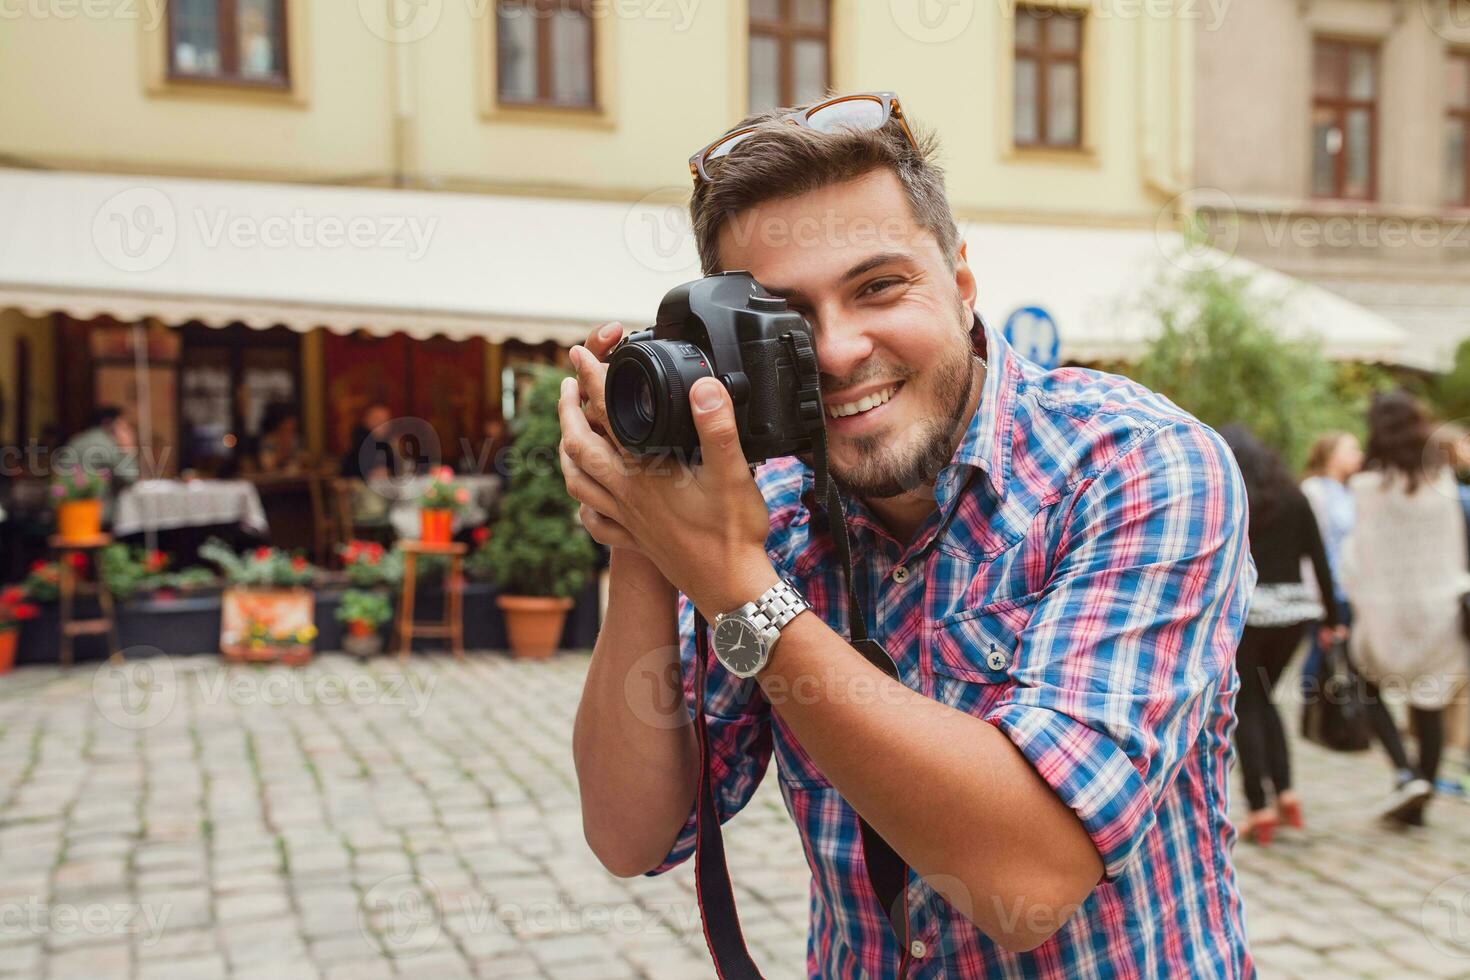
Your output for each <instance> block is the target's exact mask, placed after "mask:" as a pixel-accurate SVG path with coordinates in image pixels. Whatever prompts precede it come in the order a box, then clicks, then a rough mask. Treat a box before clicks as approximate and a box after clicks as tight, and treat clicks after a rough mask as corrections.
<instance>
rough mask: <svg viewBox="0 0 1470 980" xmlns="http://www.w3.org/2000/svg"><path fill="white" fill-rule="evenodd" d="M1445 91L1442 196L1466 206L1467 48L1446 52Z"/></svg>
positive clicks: (1469, 158) (1469, 168)
mask: <svg viewBox="0 0 1470 980" xmlns="http://www.w3.org/2000/svg"><path fill="white" fill-rule="evenodd" d="M1445 92H1446V97H1445V104H1446V106H1447V107H1448V115H1447V116H1446V117H1445V129H1444V144H1445V170H1444V173H1445V183H1444V199H1445V203H1447V204H1461V205H1464V206H1466V207H1470V148H1467V145H1470V51H1452V52H1451V53H1450V57H1449V78H1448V81H1447V84H1446V85H1445Z"/></svg>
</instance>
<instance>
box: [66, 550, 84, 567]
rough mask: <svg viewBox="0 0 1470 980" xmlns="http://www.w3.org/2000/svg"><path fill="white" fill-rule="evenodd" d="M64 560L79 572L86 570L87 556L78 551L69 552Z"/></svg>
mask: <svg viewBox="0 0 1470 980" xmlns="http://www.w3.org/2000/svg"><path fill="white" fill-rule="evenodd" d="M66 560H67V561H68V562H70V563H71V567H72V568H74V569H76V570H77V571H79V572H85V571H86V570H87V556H86V555H84V554H82V553H81V552H80V551H73V552H71V553H70V554H68V555H67V556H66Z"/></svg>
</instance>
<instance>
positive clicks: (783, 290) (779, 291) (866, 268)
mask: <svg viewBox="0 0 1470 980" xmlns="http://www.w3.org/2000/svg"><path fill="white" fill-rule="evenodd" d="M912 259H913V256H912V255H910V254H909V253H908V252H879V253H878V254H876V255H870V256H868V257H867V258H865V259H863V260H862V261H861V262H859V263H858V264H857V265H855V266H853V267H852V268H851V269H848V270H847V271H846V272H844V273H843V274H842V278H840V279H838V280H837V285H839V286H841V285H845V284H846V283H849V282H851V281H852V280H854V279H856V278H857V277H859V276H861V275H863V274H865V273H868V272H872V271H873V270H874V269H876V268H878V267H879V266H884V265H887V264H888V263H890V262H908V261H910V260H912ZM762 285H764V284H762ZM766 291H767V292H769V293H770V294H772V295H773V296H782V297H785V298H787V299H790V298H792V297H797V296H801V295H802V292H801V290H800V289H796V288H794V287H784V286H766Z"/></svg>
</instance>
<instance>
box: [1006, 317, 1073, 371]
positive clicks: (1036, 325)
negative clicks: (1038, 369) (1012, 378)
mask: <svg viewBox="0 0 1470 980" xmlns="http://www.w3.org/2000/svg"><path fill="white" fill-rule="evenodd" d="M1004 333H1005V338H1006V343H1008V344H1010V345H1011V346H1012V347H1014V348H1015V349H1016V350H1017V351H1018V352H1019V353H1020V355H1021V356H1022V357H1024V358H1026V359H1027V360H1029V361H1035V362H1036V363H1037V364H1040V365H1041V366H1042V367H1044V368H1046V369H1047V370H1048V371H1050V370H1051V369H1052V368H1054V367H1056V366H1057V361H1059V360H1060V359H1061V352H1062V338H1061V334H1059V333H1058V332H1057V321H1055V320H1053V319H1052V316H1051V314H1050V313H1048V312H1046V310H1044V309H1042V308H1041V307H1039V306H1023V307H1021V308H1020V309H1018V310H1016V311H1015V312H1014V313H1012V314H1011V315H1010V316H1008V317H1006V325H1005V331H1004Z"/></svg>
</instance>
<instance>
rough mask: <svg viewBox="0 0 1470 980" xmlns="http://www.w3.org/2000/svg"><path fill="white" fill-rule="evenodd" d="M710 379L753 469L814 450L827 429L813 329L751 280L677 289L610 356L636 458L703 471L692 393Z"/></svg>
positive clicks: (612, 413)
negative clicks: (664, 456) (731, 409)
mask: <svg viewBox="0 0 1470 980" xmlns="http://www.w3.org/2000/svg"><path fill="white" fill-rule="evenodd" d="M704 377H713V378H717V379H719V381H720V383H721V384H723V385H724V386H725V388H726V389H727V390H728V391H729V392H730V396H731V401H732V402H733V403H734V405H735V421H736V425H737V427H738V429H739V432H740V446H741V449H743V450H744V452H745V458H746V459H747V460H748V461H750V462H751V463H760V462H763V461H765V460H767V459H770V458H772V457H775V456H791V455H795V454H797V453H806V452H810V451H811V449H812V440H813V436H814V434H815V433H816V432H817V431H819V430H820V429H821V428H822V425H823V418H822V401H821V382H820V377H819V375H818V371H817V359H816V347H815V338H813V336H812V330H811V326H810V325H809V324H808V323H807V321H806V319H805V318H804V317H803V316H802V315H801V314H799V313H796V312H795V311H793V310H791V309H789V308H788V307H787V305H786V300H784V299H782V298H781V297H779V296H772V295H771V294H770V293H768V292H767V291H766V290H765V289H764V288H763V287H762V286H761V285H760V283H758V282H756V281H755V279H753V278H752V277H751V275H750V273H748V272H723V273H720V274H718V275H713V276H708V277H706V278H704V279H696V280H695V281H693V282H687V283H684V284H683V285H681V286H677V287H675V288H674V289H671V290H670V291H669V292H668V293H667V294H666V295H665V296H664V298H663V302H661V303H660V304H659V308H658V318H657V320H656V321H655V322H654V325H653V328H652V329H651V330H642V331H639V332H637V333H634V334H631V335H629V336H628V337H627V338H626V339H625V340H624V341H623V342H622V343H621V344H619V345H618V346H617V347H616V348H615V349H614V350H613V352H612V356H611V357H610V358H609V360H608V369H607V382H606V387H605V395H606V399H607V414H608V421H609V422H610V423H611V425H612V429H613V434H614V435H615V436H616V437H617V439H618V442H620V443H621V444H622V445H623V447H624V448H626V449H627V450H628V451H629V452H631V453H633V454H635V455H654V454H659V453H672V454H675V455H677V456H679V457H680V458H681V459H685V460H688V461H690V462H697V461H698V457H699V433H698V431H697V430H696V429H695V428H694V418H693V414H692V413H691V411H690V407H689V390H690V388H691V387H692V386H693V384H694V382H696V381H698V380H699V379H700V378H704Z"/></svg>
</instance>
